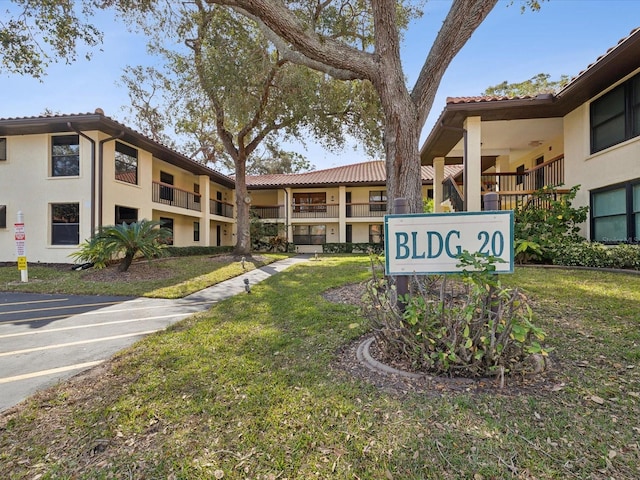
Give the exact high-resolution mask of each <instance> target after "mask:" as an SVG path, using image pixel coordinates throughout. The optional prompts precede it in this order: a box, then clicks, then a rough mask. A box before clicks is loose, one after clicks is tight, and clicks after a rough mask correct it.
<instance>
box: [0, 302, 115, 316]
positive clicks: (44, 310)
mask: <svg viewBox="0 0 640 480" xmlns="http://www.w3.org/2000/svg"><path fill="white" fill-rule="evenodd" d="M118 303H122V302H121V301H115V302H98V303H80V304H77V305H61V306H59V307H45V308H30V309H28V310H11V311H9V312H0V315H10V314H12V313H30V312H46V311H49V310H62V309H67V308H86V307H99V306H104V305H116V304H118Z"/></svg>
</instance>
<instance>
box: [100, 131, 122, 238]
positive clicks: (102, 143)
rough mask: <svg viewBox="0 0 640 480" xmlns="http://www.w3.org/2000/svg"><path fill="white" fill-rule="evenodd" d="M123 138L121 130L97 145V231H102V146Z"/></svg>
mask: <svg viewBox="0 0 640 480" xmlns="http://www.w3.org/2000/svg"><path fill="white" fill-rule="evenodd" d="M122 137H124V130H121V131H120V133H119V134H118V135H115V136H113V137H109V138H105V139H104V140H100V142H99V143H98V145H99V147H98V229H99V230H102V197H103V190H104V188H103V183H104V172H103V170H104V169H103V165H104V155H103V154H104V144H105V143H107V142H110V141H111V140H117V139H118V138H122Z"/></svg>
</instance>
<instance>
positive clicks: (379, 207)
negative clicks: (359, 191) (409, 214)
mask: <svg viewBox="0 0 640 480" xmlns="http://www.w3.org/2000/svg"><path fill="white" fill-rule="evenodd" d="M383 202H384V203H383ZM369 211H370V212H386V211H387V192H385V191H384V190H375V191H372V192H369Z"/></svg>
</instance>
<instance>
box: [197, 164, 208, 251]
mask: <svg viewBox="0 0 640 480" xmlns="http://www.w3.org/2000/svg"><path fill="white" fill-rule="evenodd" d="M198 179H199V182H200V208H201V210H200V244H201V245H204V246H206V247H208V246H210V245H211V225H210V223H211V220H210V218H211V215H210V214H209V199H210V198H211V179H210V178H209V175H199V176H198Z"/></svg>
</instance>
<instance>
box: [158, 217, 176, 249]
mask: <svg viewBox="0 0 640 480" xmlns="http://www.w3.org/2000/svg"><path fill="white" fill-rule="evenodd" d="M160 227H161V228H166V229H167V230H169V231H170V232H171V237H170V238H169V240H167V244H168V245H173V218H167V217H160Z"/></svg>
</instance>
